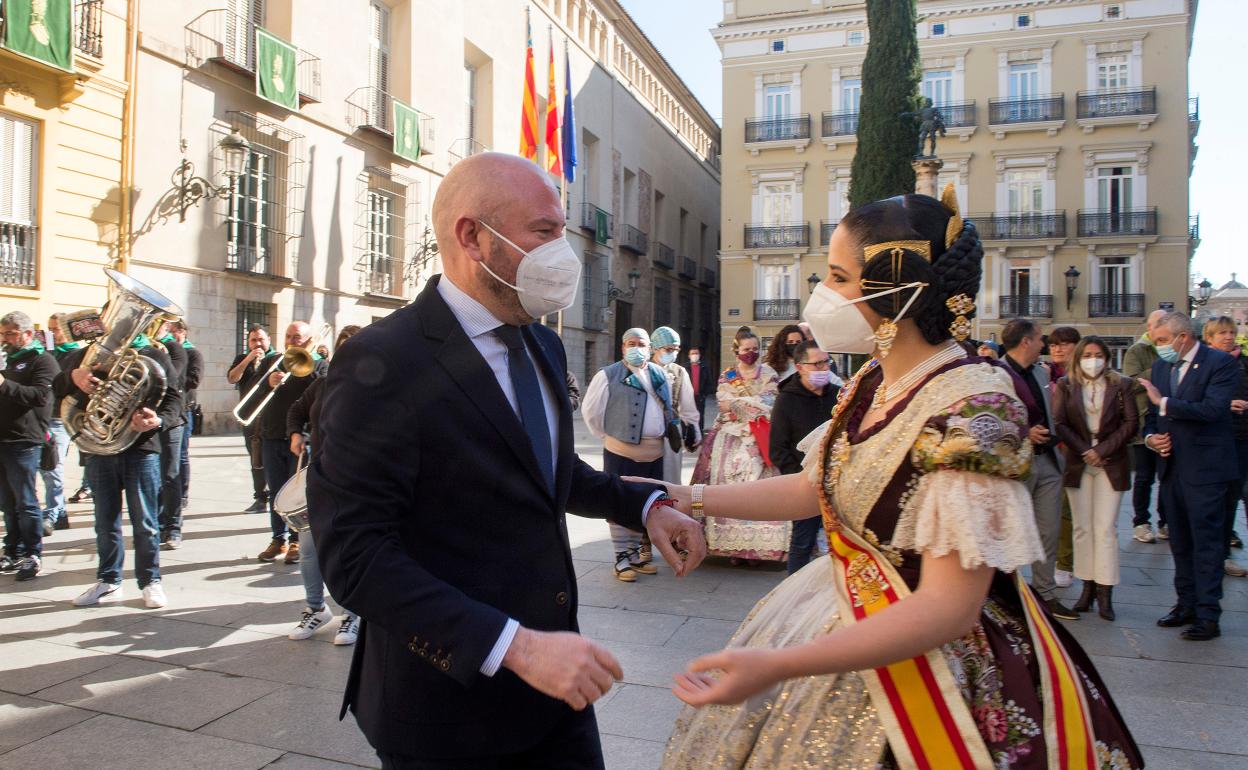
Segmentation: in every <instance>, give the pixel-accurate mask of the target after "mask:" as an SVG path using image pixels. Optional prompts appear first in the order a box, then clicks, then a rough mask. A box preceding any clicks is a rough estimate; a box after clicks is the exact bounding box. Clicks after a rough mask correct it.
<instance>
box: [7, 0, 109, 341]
mask: <svg viewBox="0 0 1248 770" xmlns="http://www.w3.org/2000/svg"><path fill="white" fill-rule="evenodd" d="M21 5H23V3H22V2H21V0H12V1H11V2H8V3H4V4H3V7H0V41H6V40H9V39H10V36H9V33H10V30H9V29H8V28H7V27H8V25H10V24H22V25H24V26H27V27H28V28H30V29H31V30H32V32H33V35H32V36H31V38H33V39H36V42H38V41H46V42H47V46H46V47H45V48H43V49H42V50H40V48H41V47H40V46H39V45H35V46H33V47H31V48H28V49H27V50H26V51H23V50H22V47H21V46H20V45H15V46H14V47H12V48H11V47H9V46H7V45H2V44H0V314H3V313H6V312H8V311H10V310H21V311H23V312H26V313H28V314H29V315H30V316H31V318H33V319H34V321H35V323H36V324H37V325H38V326H39V327H40V328H43V327H44V324H45V323H46V321H47V318H48V316H50V315H51V314H52V313H54V312H58V311H63V310H73V309H78V308H81V307H85V306H88V305H97V306H98V305H99V304H101V303H102V302H103V298H104V284H105V283H106V279H105V277H104V274H103V272H102V270H101V268H103V267H107V266H108V265H110V264H113V263H115V262H116V261H117V260H118V259H120V258H121V257H123V256H124V251H125V248H126V246H127V243H126V240H125V239H124V238H119V237H118V234H119V233H121V232H124V230H125V227H124V222H125V219H126V216H127V213H126V212H127V208H126V207H127V206H128V205H129V203H130V201H129V200H128V196H127V195H125V194H124V192H123V191H124V190H126V189H128V184H127V180H126V178H125V175H124V171H123V168H124V162H123V160H124V158H125V156H126V154H127V152H128V150H127V148H126V147H125V141H124V138H123V134H124V130H123V127H124V124H125V120H126V106H127V99H128V95H129V92H130V90H129V86H128V80H129V76H128V73H129V72H130V69H129V67H130V64H131V61H129V60H128V56H127V41H128V38H127V31H128V26H127V22H128V20H129V18H128V14H129V13H130V7H129V6H130V4H129V3H128V2H126V0H73V2H70V0H65V2H64V5H62V6H61V10H62V11H63V12H67V13H68V14H69V16H68V22H69V29H68V43H67V46H68V50H63V49H61V48H60V47H59V46H57V44H56V41H57V40H58V39H62V38H61V36H62V35H63V34H64V33H65V31H66V30H65V28H64V27H59V26H58V25H57V24H56V23H53V22H51V21H47V20H45V19H43V18H41V17H40V16H38V15H35V16H32V15H31V14H30V10H29V9H30V7H31V3H30V1H29V0H26V1H25V3H24V5H25V7H24V8H19V7H18V6H21ZM65 20H66V19H64V17H61V18H60V19H59V21H61V22H63V21H65ZM45 22H46V24H45ZM50 50H51V51H55V53H54V54H52V55H48V56H46V58H40V57H41V56H43V55H45V54H48V53H49V51H50ZM58 56H59V57H61V58H59V59H58V58H57V57H58ZM53 60H55V62H54V61H53Z"/></svg>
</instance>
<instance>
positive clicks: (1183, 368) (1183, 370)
mask: <svg viewBox="0 0 1248 770" xmlns="http://www.w3.org/2000/svg"><path fill="white" fill-rule="evenodd" d="M1199 349H1200V343H1196V344H1194V345H1192V346H1191V347H1190V348H1188V349H1187V352H1186V353H1184V354H1183V356H1182V357H1181V358H1180V359H1179V384H1180V385H1182V384H1183V378H1184V377H1186V376H1187V373H1188V371H1190V370H1191V368H1192V362H1193V361H1195V360H1196V352H1197V350H1199ZM1173 395H1174V394H1173V393H1171V394H1170V396H1173ZM1170 396H1165V397H1164V398H1162V399H1161V406H1160V407H1159V408H1158V413H1159V414H1160V415H1161V416H1162V417H1165V416H1166V402H1167V401H1169V400H1170Z"/></svg>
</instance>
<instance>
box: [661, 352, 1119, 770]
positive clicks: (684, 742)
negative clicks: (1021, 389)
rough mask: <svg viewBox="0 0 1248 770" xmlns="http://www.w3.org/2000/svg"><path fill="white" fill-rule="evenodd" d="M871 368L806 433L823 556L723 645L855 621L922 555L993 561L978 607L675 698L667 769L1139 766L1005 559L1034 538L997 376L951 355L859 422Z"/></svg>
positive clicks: (1015, 562)
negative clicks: (830, 668) (872, 662)
mask: <svg viewBox="0 0 1248 770" xmlns="http://www.w3.org/2000/svg"><path fill="white" fill-rule="evenodd" d="M880 381H881V373H880V371H879V368H878V366H876V365H874V364H869V365H868V366H867V367H864V369H863V371H861V372H860V373H859V374H858V375H857V376H856V377H855V378H854V380H852V381H851V382H850V384H848V385H847V386H846V389H845V392H844V393H843V394H842V401H841V404H840V405H838V408H837V412H836V414H835V415H834V417H833V419H832V420H831V421H830V422H829V423H827V424H825V425H824V426H823V427H821V428H820V429H818V430H817V431H815V432H814V433H812V434H811V435H810V436H809V437H807V439H806V440H805V442H803V445H804V447H806V449H807V462H806V471H807V474H808V477H809V478H810V480H811V482H812V483H813V484H815V485H817V487H818V488H819V490H820V494H821V499H822V500H823V503H824V518H825V525H827V528H828V535H829V541H830V543H831V544H832V554H831V555H830V557H829V558H825V559H820V560H816V561H815V562H812V563H811V564H810V565H808V566H807V567H805V568H804V569H802V570H801V571H800V572H798V573H796V574H795V575H793V576H791V577H790V578H788V579H787V580H785V581H784V582H783V583H781V584H780V585H779V586H777V587H776V588H775V589H774V590H773V591H772V592H771V593H769V594H768V595H767V596H766V597H764V598H763V599H762V600H760V601H759V603H758V604H757V605H756V606H755V607H754V609H753V611H751V613H750V614H749V616H748V617H747V618H746V620H745V621H744V623H742V625H741V627H740V628H739V629H738V631H737V633H736V634H735V635H734V637H733V639H732V641H731V642H730V644H729V646H730V647H751V648H760V647H763V648H775V647H785V646H791V645H798V644H802V643H805V642H808V641H810V640H812V639H814V638H817V637H819V636H822V635H826V634H828V633H830V632H832V631H833V630H835V629H837V628H838V627H840V626H842V625H847V624H849V623H853V622H857V621H858V620H860V619H862V618H864V617H867V616H869V615H870V614H871V613H872V612H874V611H878V610H879V609H882V608H886V607H887V606H888V605H889V604H890V603H895V602H896V601H900V600H902V599H904V597H905V596H907V595H909V594H910V593H911V592H913V591H914V590H915V589H916V588H917V586H918V583H919V578H920V576H921V565H922V556H923V555H924V554H931V555H933V556H940V555H945V554H949V553H952V552H957V553H958V556H959V559H960V561H961V563H962V565H963V566H964V567H966V568H974V567H978V566H982V565H987V566H990V567H994V568H995V569H996V570H997V573H996V575H995V576H994V578H993V581H992V584H991V586H990V588H989V592H988V595H987V597H986V598H985V600H984V604H983V609H982V610H981V613H980V618H979V622H978V623H977V624H976V626H975V628H974V630H972V631H971V633H969V634H968V635H966V636H964V637H962V638H960V639H957V640H954V641H952V642H949V643H947V644H945V645H942V646H941V647H940V648H939V649H937V650H932V651H931V652H929V653H927V654H926V655H924V656H920V657H919V658H915V659H913V660H911V661H904V662H900V663H898V664H896V665H890V666H888V667H883V668H880V669H875V670H872V671H862V672H850V673H845V674H830V675H823V676H809V677H802V678H799V679H791V680H786V681H784V682H781V683H779V684H777V685H775V686H773V687H772V688H770V689H769V690H767V691H765V692H763V693H760V694H759V695H756V696H754V697H752V698H751V699H749V700H748V701H747V702H745V703H743V704H740V705H737V706H709V707H705V708H702V709H693V708H686V709H685V710H684V712H683V713H682V714H681V716H680V718H679V719H678V721H677V723H676V727H675V730H674V732H673V735H672V737H671V739H670V740H669V742H668V746H667V753H666V756H665V760H664V764H663V767H664V768H667V769H669V770H676V769H678V768H714V769H715V770H719V769H720V768H757V769H759V770H761V769H762V768H788V767H820V768H876V767H879V768H894V767H896V768H922V767H939V768H941V770H943V768H944V767H965V768H977V769H980V768H982V769H983V770H987V769H988V768H1012V769H1013V768H1017V769H1018V770H1048V768H1074V767H1080V768H1086V767H1095V768H1104V769H1106V770H1109V769H1112V770H1119V769H1121V770H1128V769H1134V768H1140V767H1143V761H1142V759H1141V758H1140V754H1139V750H1138V749H1137V748H1136V745H1135V742H1134V741H1133V740H1132V738H1131V735H1130V733H1129V731H1128V730H1127V728H1126V725H1125V723H1124V722H1123V720H1122V718H1121V716H1120V715H1119V713H1118V710H1117V709H1116V707H1115V706H1114V704H1113V702H1112V700H1110V698H1109V694H1108V692H1107V691H1106V689H1105V686H1104V684H1103V683H1102V682H1101V679H1100V677H1099V676H1098V675H1097V673H1096V671H1095V669H1094V668H1093V667H1092V664H1091V662H1090V661H1089V660H1088V658H1087V656H1086V655H1085V654H1084V653H1083V651H1082V650H1081V649H1080V648H1079V646H1078V644H1077V643H1076V642H1075V641H1074V639H1073V638H1071V636H1070V635H1069V634H1068V633H1066V632H1065V630H1064V629H1062V627H1061V625H1060V624H1059V623H1057V622H1055V621H1053V620H1052V619H1051V618H1049V617H1048V615H1047V611H1046V610H1044V609H1043V605H1042V603H1040V602H1039V601H1037V599H1036V597H1035V595H1034V594H1033V593H1032V592H1031V590H1030V588H1028V587H1027V586H1026V584H1025V583H1023V582H1022V580H1021V579H1020V578H1019V577H1018V576H1017V575H1016V574H1015V571H1016V570H1017V568H1019V567H1022V566H1024V565H1027V564H1030V563H1032V562H1034V561H1036V560H1038V559H1040V558H1041V557H1042V555H1043V548H1042V546H1041V544H1040V539H1039V536H1038V534H1037V531H1036V527H1035V520H1034V514H1033V512H1032V506H1031V499H1030V497H1029V496H1028V494H1027V491H1026V488H1025V487H1024V486H1023V484H1022V483H1021V481H1020V478H1022V477H1024V476H1025V474H1026V473H1027V470H1028V467H1029V465H1030V460H1031V448H1030V445H1029V444H1028V443H1027V441H1026V435H1027V415H1026V410H1025V408H1024V406H1023V404H1022V403H1021V402H1020V401H1019V399H1018V397H1017V395H1016V393H1015V391H1014V385H1013V381H1012V379H1011V377H1010V376H1009V374H1008V373H1007V372H1006V371H1005V370H1004V368H1002V367H1000V366H997V365H992V364H987V363H983V362H981V361H979V360H967V359H963V360H959V361H955V362H953V363H950V364H948V365H946V366H945V367H943V368H941V369H938V370H937V371H936V372H934V373H932V374H931V375H929V376H928V377H927V378H926V380H925V381H924V382H923V384H922V385H921V386H920V387H918V388H916V389H915V390H914V391H912V393H911V394H909V395H908V396H907V397H905V399H904V400H903V401H901V402H900V403H898V404H897V405H896V406H894V407H892V408H891V409H890V410H889V412H888V414H887V415H886V417H885V419H884V420H882V421H881V422H879V423H878V424H876V425H874V426H872V427H870V428H869V429H867V430H860V428H859V426H860V425H861V424H862V421H863V417H864V415H865V414H866V412H867V410H868V409H869V407H870V402H871V397H872V395H873V394H874V391H875V389H876V388H877V387H878V386H879V384H880ZM928 707H931V708H928ZM929 712H930V713H929ZM946 750H947V751H948V752H949V753H948V754H947V756H948V757H950V759H948V760H942V759H940V757H942V756H946V755H943V754H942V753H941V752H942V751H946Z"/></svg>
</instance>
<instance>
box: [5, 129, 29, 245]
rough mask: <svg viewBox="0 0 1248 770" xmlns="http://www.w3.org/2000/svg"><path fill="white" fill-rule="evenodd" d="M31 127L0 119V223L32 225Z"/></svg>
mask: <svg viewBox="0 0 1248 770" xmlns="http://www.w3.org/2000/svg"><path fill="white" fill-rule="evenodd" d="M34 165H35V126H34V124H33V123H28V122H26V121H24V120H16V119H14V118H8V117H0V220H4V221H7V222H17V223H20V224H33V223H34V219H35V208H34V197H35V196H34V187H35V185H34V181H35V174H34Z"/></svg>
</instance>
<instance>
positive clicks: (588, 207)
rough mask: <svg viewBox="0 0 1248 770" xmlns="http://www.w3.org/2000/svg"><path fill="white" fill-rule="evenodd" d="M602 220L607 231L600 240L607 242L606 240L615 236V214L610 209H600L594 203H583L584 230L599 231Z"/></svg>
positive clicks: (582, 222)
mask: <svg viewBox="0 0 1248 770" xmlns="http://www.w3.org/2000/svg"><path fill="white" fill-rule="evenodd" d="M600 220H601V224H602V225H603V228H602V229H603V230H604V231H605V236H604V238H602V239H600V241H599V242H600V243H606V241H608V240H610V239H611V238H614V237H615V216H614V215H612V214H611V212H610V211H607V210H605V209H600V208H598V207H597V206H595V205H594V204H592V203H588V202H586V203H582V204H581V229H582V230H589V231H591V232H597V231H598V229H599V224H600Z"/></svg>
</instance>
